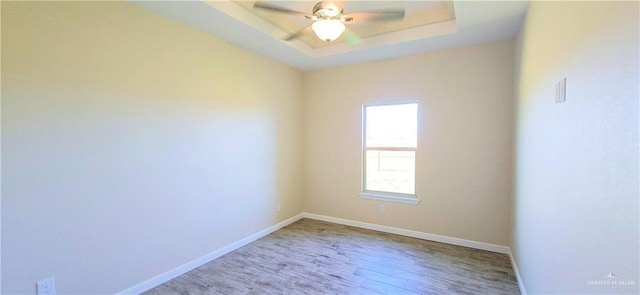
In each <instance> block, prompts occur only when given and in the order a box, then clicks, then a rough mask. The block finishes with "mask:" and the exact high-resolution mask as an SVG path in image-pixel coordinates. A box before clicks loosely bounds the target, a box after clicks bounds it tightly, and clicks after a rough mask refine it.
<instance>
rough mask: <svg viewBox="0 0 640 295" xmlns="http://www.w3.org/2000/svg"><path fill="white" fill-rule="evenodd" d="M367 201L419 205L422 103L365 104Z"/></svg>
mask: <svg viewBox="0 0 640 295" xmlns="http://www.w3.org/2000/svg"><path fill="white" fill-rule="evenodd" d="M362 141H363V142H362V193H361V194H360V196H361V197H363V198H368V199H382V200H389V201H398V202H405V203H413V204H417V203H418V199H417V198H416V194H415V187H416V185H415V183H416V177H415V175H416V173H415V172H416V149H417V143H418V104H417V103H415V102H414V103H400V104H375V105H373V104H372V105H364V108H363V136H362Z"/></svg>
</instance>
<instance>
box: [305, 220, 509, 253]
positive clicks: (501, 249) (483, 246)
mask: <svg viewBox="0 0 640 295" xmlns="http://www.w3.org/2000/svg"><path fill="white" fill-rule="evenodd" d="M302 217H303V218H309V219H315V220H321V221H326V222H331V223H338V224H343V225H348V226H353V227H359V228H365V229H371V230H376V231H381V232H385V233H390V234H396V235H401V236H407V237H412V238H418V239H423V240H429V241H434V242H440V243H447V244H451V245H456V246H463V247H469V248H474V249H480V250H486V251H491V252H497V253H502V254H509V253H510V251H509V247H506V246H500V245H494V244H488V243H483V242H476V241H470V240H465V239H459V238H452V237H447V236H441V235H436V234H430V233H424V232H419V231H413V230H407V229H401V228H397V227H391V226H384V225H378V224H373V223H366V222H361V221H355V220H349V219H342V218H336V217H330V216H324V215H318V214H312V213H303V214H302Z"/></svg>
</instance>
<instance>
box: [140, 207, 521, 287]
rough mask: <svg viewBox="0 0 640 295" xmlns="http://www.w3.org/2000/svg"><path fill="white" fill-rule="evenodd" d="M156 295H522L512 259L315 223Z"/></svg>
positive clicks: (283, 232) (281, 233) (292, 228)
mask: <svg viewBox="0 0 640 295" xmlns="http://www.w3.org/2000/svg"><path fill="white" fill-rule="evenodd" d="M144 294H147V295H152V294H483V295H485V294H520V292H519V291H518V285H517V283H516V280H515V277H514V275H513V270H512V268H511V263H510V260H509V257H508V256H507V255H504V254H498V253H493V252H488V251H482V250H476V249H470V248H465V247H460V246H453V245H448V244H443V243H436V242H430V241H425V240H420V239H414V238H408V237H403V236H398V235H393V234H386V233H381V232H376V231H371V230H365V229H359V228H354V227H348V226H343V225H337V224H333V223H327V222H321V221H316V220H310V219H302V220H299V221H297V222H295V223H293V224H291V225H289V226H287V227H285V228H282V229H280V230H278V231H276V232H274V233H272V234H270V235H268V236H266V237H264V238H262V239H260V240H258V241H255V242H253V243H251V244H248V245H246V246H244V247H242V248H240V249H238V250H235V251H233V252H231V253H229V254H227V255H224V256H222V257H220V258H218V259H216V260H214V261H211V262H209V263H207V264H205V265H203V266H200V267H198V268H196V269H194V270H192V271H190V272H188V273H186V274H184V275H181V276H179V277H177V278H175V279H173V280H171V281H169V282H166V283H164V284H162V285H160V286H158V287H156V288H153V289H151V290H149V291H147V292H146V293H144Z"/></svg>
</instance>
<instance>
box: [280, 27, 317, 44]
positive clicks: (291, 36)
mask: <svg viewBox="0 0 640 295" xmlns="http://www.w3.org/2000/svg"><path fill="white" fill-rule="evenodd" d="M309 28H311V26H306V27H304V28H302V29H301V30H299V31H297V32H295V33H293V34H291V35H289V36H287V37H286V38H284V39H282V40H284V41H291V40H293V39H295V38H298V37H300V36H302V34H304V33H305V32H306V31H308V30H309Z"/></svg>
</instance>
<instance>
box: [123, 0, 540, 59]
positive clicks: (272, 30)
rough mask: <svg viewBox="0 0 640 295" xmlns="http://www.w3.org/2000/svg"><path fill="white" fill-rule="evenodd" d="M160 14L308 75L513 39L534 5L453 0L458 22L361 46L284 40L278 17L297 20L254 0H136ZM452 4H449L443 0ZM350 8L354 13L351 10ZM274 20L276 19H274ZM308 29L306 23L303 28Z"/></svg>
mask: <svg viewBox="0 0 640 295" xmlns="http://www.w3.org/2000/svg"><path fill="white" fill-rule="evenodd" d="M131 2H132V3H134V4H135V5H138V6H141V7H144V8H146V9H148V10H151V11H153V12H155V13H158V14H160V15H164V16H166V17H169V18H172V19H174V20H176V21H178V22H181V23H183V24H186V25H188V26H191V27H193V28H196V29H198V30H201V31H204V32H206V33H209V34H211V35H213V36H216V37H218V38H220V39H223V40H226V41H227V42H229V43H232V44H235V45H237V46H239V47H242V48H246V49H248V50H251V51H254V52H257V53H259V54H261V55H264V56H266V57H269V58H271V59H273V60H276V61H278V62H281V63H283V64H286V65H289V66H291V67H294V68H296V69H299V70H302V71H306V70H312V69H318V68H325V67H334V66H341V65H346V64H351V63H358V62H365V61H372V60H380V59H388V58H393V57H398V56H403V55H409V54H415V53H420V52H426V51H433V50H440V49H445V48H454V47H462V46H468V45H473V44H479V43H487V42H493V41H499V40H506V39H511V38H513V37H514V36H515V35H516V34H517V31H518V29H519V28H520V24H521V23H522V20H523V18H524V14H525V12H526V9H527V7H528V4H529V2H528V1H455V0H454V1H452V2H453V5H452V7H453V14H454V15H455V17H454V20H450V21H441V22H436V23H430V24H428V25H425V26H421V27H414V28H411V29H406V30H400V31H398V30H397V28H396V29H394V31H393V32H389V33H387V34H383V35H375V36H372V37H368V38H362V42H361V43H360V44H358V45H349V44H346V43H344V42H339V41H340V40H338V42H335V43H333V42H332V44H330V45H329V46H322V47H317V46H309V42H303V40H295V41H293V42H292V41H282V40H281V39H282V38H283V37H284V36H287V35H288V33H289V31H290V30H288V28H286V27H284V26H282V25H281V24H280V23H278V22H276V21H275V18H284V19H286V18H295V17H293V16H288V15H283V14H275V15H273V14H272V15H269V14H268V13H267V14H266V16H265V14H264V13H263V12H258V11H255V10H253V9H248V8H247V7H251V6H252V5H253V4H252V3H253V1H246V2H240V3H238V1H228V0H227V1H131ZM316 2H317V1H286V2H274V1H270V3H271V4H273V5H278V6H280V7H283V8H287V9H291V10H297V11H301V12H305V13H309V14H310V13H311V8H312V7H313V5H314V4H315V3H316ZM343 2H347V3H345V6H344V8H345V13H348V12H357V11H364V10H371V9H377V8H389V7H394V8H396V7H398V6H400V7H401V8H406V9H407V15H408V16H409V15H411V13H417V12H419V10H420V9H430V8H432V7H434V6H437V5H433V3H434V2H436V1H343ZM438 2H440V3H443V2H444V3H447V2H448V3H449V6H451V5H450V3H451V2H449V1H441V0H440V1H438ZM347 9H348V10H347ZM270 18H271V19H270ZM301 25H304V24H301Z"/></svg>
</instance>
